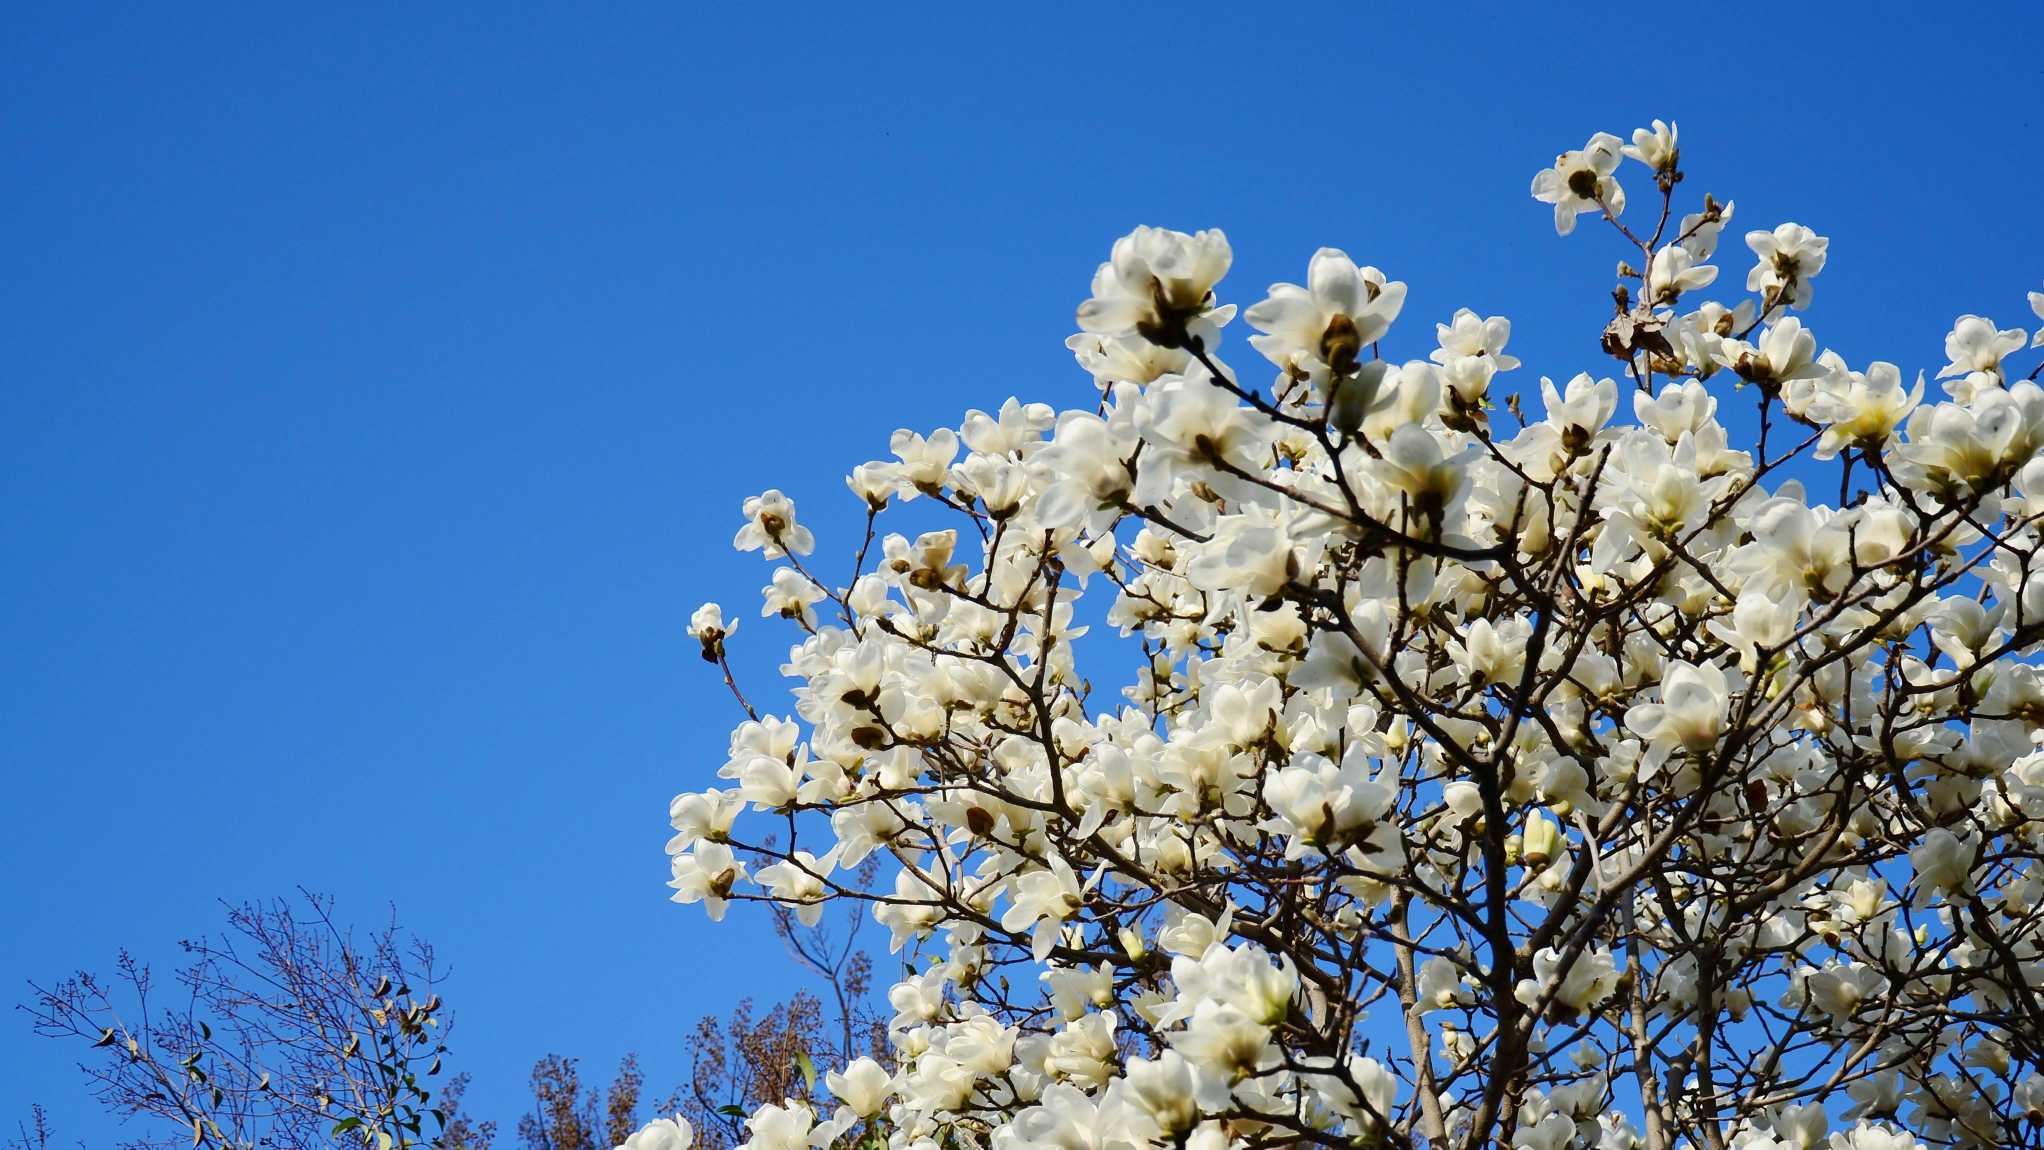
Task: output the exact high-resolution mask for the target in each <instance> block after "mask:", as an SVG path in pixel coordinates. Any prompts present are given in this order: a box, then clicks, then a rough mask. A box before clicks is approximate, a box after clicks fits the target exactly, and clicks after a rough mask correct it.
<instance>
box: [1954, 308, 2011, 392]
mask: <svg viewBox="0 0 2044 1150" xmlns="http://www.w3.org/2000/svg"><path fill="white" fill-rule="evenodd" d="M2024 335H2025V333H2024V331H2023V329H2022V328H2019V327H2011V328H2005V329H2003V330H2000V331H1996V330H1995V327H1994V321H1992V320H1990V319H1988V318H1987V317H1986V316H1978V315H1962V316H1960V317H1959V322H1958V323H1956V324H1954V325H1952V334H1950V335H1948V336H1946V337H1945V358H1946V359H1948V360H1950V361H1951V362H1949V363H1947V364H1945V366H1944V368H1943V369H1941V370H1940V371H1939V372H1938V378H1939V379H1950V378H1951V377H1953V376H1955V375H1961V376H1962V375H1967V374H1970V373H1972V372H1976V371H1984V372H1990V373H1995V374H1999V373H2000V371H2001V361H2002V360H2003V359H2004V358H2005V357H2007V356H2010V355H2013V354H2015V353H2016V352H2018V351H2020V350H2022V348H2023V344H2024Z"/></svg>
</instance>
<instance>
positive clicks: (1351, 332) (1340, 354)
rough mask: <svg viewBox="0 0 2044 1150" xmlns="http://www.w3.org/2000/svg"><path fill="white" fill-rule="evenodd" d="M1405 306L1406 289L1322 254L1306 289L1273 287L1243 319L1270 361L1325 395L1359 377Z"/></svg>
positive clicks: (1343, 258)
mask: <svg viewBox="0 0 2044 1150" xmlns="http://www.w3.org/2000/svg"><path fill="white" fill-rule="evenodd" d="M1404 306H1405V285H1404V284H1402V283H1397V282H1393V281H1389V280H1386V279H1385V277H1384V273H1383V272H1380V271H1378V270H1377V269H1376V268H1373V267H1357V266H1356V263H1355V261H1354V260H1352V259H1350V258H1349V256H1348V253H1347V252H1344V251H1341V250H1339V249H1337V248H1321V249H1320V250H1319V251H1317V252H1315V253H1313V259H1312V260H1311V261H1310V262H1309V263H1308V264H1307V265H1306V286H1304V287H1300V286H1299V285H1298V284H1288V283H1280V284H1272V285H1271V288H1270V295H1269V296H1268V298H1266V299H1264V300H1263V301H1262V302H1260V303H1258V304H1256V305H1255V306H1253V307H1251V308H1250V309H1249V311H1248V312H1247V314H1246V315H1245V316H1244V317H1243V318H1245V319H1247V320H1248V321H1249V326H1251V327H1254V328H1256V329H1257V330H1258V331H1261V332H1263V333H1264V334H1262V335H1253V336H1250V337H1249V343H1250V345H1251V346H1253V347H1254V348H1256V350H1257V351H1260V352H1262V353H1263V356H1264V358H1265V359H1268V360H1270V361H1271V362H1272V363H1275V364H1277V365H1278V366H1279V367H1280V368H1282V369H1284V370H1285V371H1286V372H1288V373H1290V374H1291V375H1293V376H1296V377H1298V378H1302V379H1308V380H1311V381H1312V382H1313V383H1314V384H1315V385H1316V386H1317V387H1319V388H1321V389H1322V390H1323V391H1325V390H1326V389H1327V388H1328V387H1329V386H1330V383H1329V381H1330V379H1331V378H1341V377H1346V376H1348V375H1351V374H1353V373H1354V371H1355V370H1356V368H1357V366H1358V364H1359V362H1360V361H1361V360H1362V358H1363V357H1364V354H1365V353H1366V352H1367V351H1368V350H1369V348H1370V345H1372V344H1374V343H1376V342H1377V341H1378V340H1379V339H1381V338H1383V336H1384V333H1385V332H1387V331H1389V330H1390V328H1391V321H1393V320H1395V319H1397V318H1398V313H1399V310H1400V309H1402V308H1403V307H1404Z"/></svg>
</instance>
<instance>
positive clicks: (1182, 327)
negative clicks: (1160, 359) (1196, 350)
mask: <svg viewBox="0 0 2044 1150" xmlns="http://www.w3.org/2000/svg"><path fill="white" fill-rule="evenodd" d="M1234 258H1235V257H1234V253H1233V252H1232V251H1230V250H1229V248H1228V237H1226V236H1224V235H1222V234H1221V233H1220V232H1219V231H1204V232H1199V233H1197V234H1195V235H1187V234H1186V233H1184V232H1174V231H1170V230H1168V229H1165V228H1147V227H1145V228H1137V229H1136V230H1135V231H1133V232H1131V233H1129V234H1128V235H1125V236H1123V237H1121V238H1120V239H1118V240H1116V241H1114V253H1113V255H1111V256H1110V257H1109V258H1108V261H1107V262H1106V263H1103V264H1101V265H1100V270H1099V271H1097V272H1095V273H1094V275H1093V298H1092V299H1089V300H1087V301H1086V302H1085V303H1084V304H1082V305H1080V307H1079V326H1080V327H1081V328H1084V329H1085V330H1087V331H1089V332H1098V333H1101V334H1107V335H1113V334H1119V333H1123V332H1133V333H1135V334H1137V335H1140V336H1141V337H1143V338H1144V339H1146V340H1148V341H1149V342H1151V343H1153V344H1157V345H1159V346H1161V347H1174V348H1175V347H1180V346H1183V345H1184V344H1185V343H1187V342H1188V339H1189V338H1190V337H1199V338H1200V339H1201V340H1203V341H1205V342H1206V343H1208V344H1211V343H1212V342H1214V335H1215V333H1217V332H1218V330H1219V328H1220V325H1222V324H1225V323H1227V322H1228V320H1229V319H1231V318H1233V316H1234V314H1235V309H1234V307H1233V306H1232V305H1230V306H1228V307H1217V306H1216V305H1215V302H1214V285H1215V284H1217V283H1219V282H1220V281H1221V277H1222V276H1224V275H1227V274H1228V267H1229V265H1230V264H1232V263H1233V262H1234Z"/></svg>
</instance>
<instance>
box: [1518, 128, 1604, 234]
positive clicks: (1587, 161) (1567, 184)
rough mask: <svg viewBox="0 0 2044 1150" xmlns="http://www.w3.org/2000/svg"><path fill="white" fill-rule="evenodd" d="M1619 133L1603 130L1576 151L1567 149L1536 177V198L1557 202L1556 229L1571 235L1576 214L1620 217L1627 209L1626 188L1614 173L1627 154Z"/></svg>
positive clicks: (1574, 226) (1548, 202)
mask: <svg viewBox="0 0 2044 1150" xmlns="http://www.w3.org/2000/svg"><path fill="white" fill-rule="evenodd" d="M1623 149H1624V146H1623V144H1621V143H1620V141H1619V139H1618V137H1617V136H1614V135H1612V134H1611V133H1609V132H1599V133H1597V134H1596V135H1594V136H1591V137H1590V142H1589V143H1587V144H1584V145H1583V146H1582V148H1580V149H1579V150H1577V151H1573V152H1563V153H1562V154H1561V155H1559V156H1556V157H1555V159H1554V166H1553V167H1551V168H1546V169H1543V170H1542V171H1541V172H1540V173H1539V174H1538V175H1536V176H1534V177H1533V198H1534V199H1536V200H1539V201H1540V202H1541V203H1543V204H1553V205H1554V230H1555V232H1556V234H1558V235H1564V236H1565V235H1567V234H1569V233H1570V232H1572V231H1575V230H1576V217H1577V216H1579V215H1582V214H1583V213H1584V212H1604V211H1608V212H1609V213H1610V214H1611V215H1613V216H1617V215H1619V214H1621V213H1622V212H1624V211H1625V189H1624V188H1621V187H1619V186H1618V181H1617V180H1615V179H1613V178H1612V173H1613V172H1616V171H1617V170H1618V161H1619V160H1620V159H1622V158H1623V156H1624V150H1623Z"/></svg>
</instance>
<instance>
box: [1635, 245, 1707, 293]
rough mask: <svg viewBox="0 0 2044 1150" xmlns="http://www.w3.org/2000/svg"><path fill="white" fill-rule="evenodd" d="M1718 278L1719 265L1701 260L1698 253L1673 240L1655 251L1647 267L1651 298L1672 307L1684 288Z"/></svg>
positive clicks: (1701, 284)
mask: <svg viewBox="0 0 2044 1150" xmlns="http://www.w3.org/2000/svg"><path fill="white" fill-rule="evenodd" d="M1717 278H1718V269H1716V268H1714V267H1712V266H1710V265H1709V264H1707V263H1703V262H1701V261H1699V260H1698V259H1697V258H1696V253H1694V252H1692V251H1690V250H1689V249H1688V248H1685V247H1683V246H1681V245H1680V244H1669V245H1668V246H1667V247H1664V248H1662V249H1661V250H1660V251H1657V252H1655V253H1654V260H1653V263H1651V264H1649V265H1648V267H1647V300H1648V301H1649V302H1650V303H1652V304H1653V305H1654V306H1656V307H1669V306H1672V305H1673V304H1674V303H1675V301H1676V300H1677V299H1679V298H1681V296H1682V293H1683V292H1687V291H1696V290H1697V289H1699V288H1705V287H1709V286H1710V285H1711V284H1713V283H1715V282H1716V281H1717Z"/></svg>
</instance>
